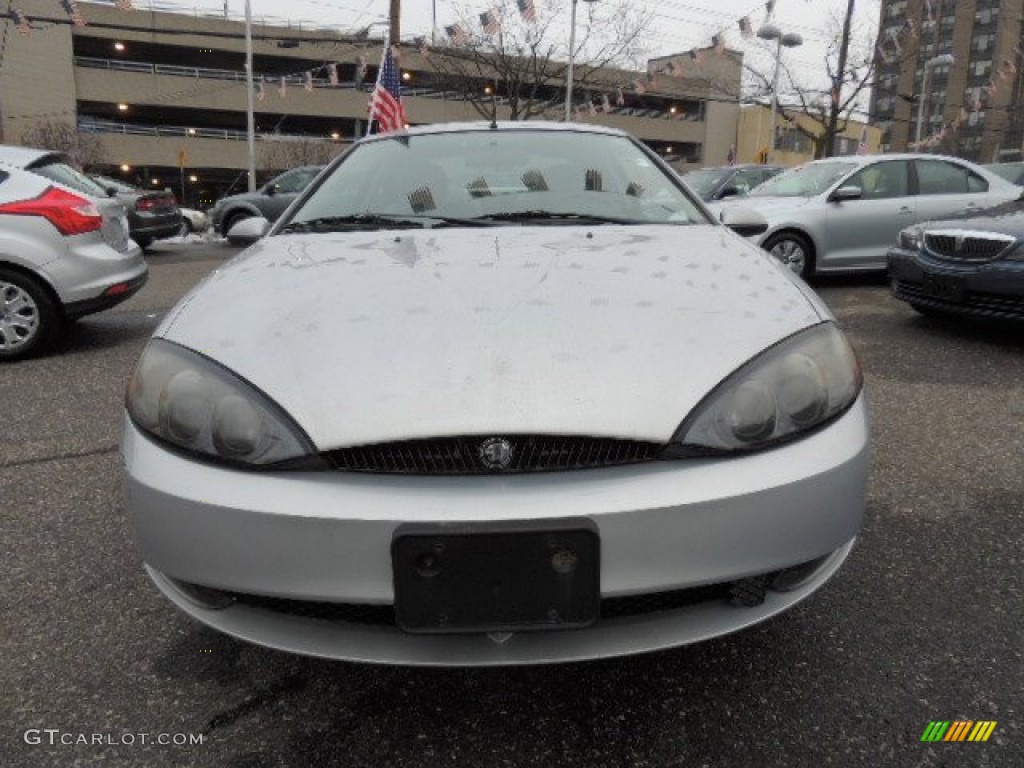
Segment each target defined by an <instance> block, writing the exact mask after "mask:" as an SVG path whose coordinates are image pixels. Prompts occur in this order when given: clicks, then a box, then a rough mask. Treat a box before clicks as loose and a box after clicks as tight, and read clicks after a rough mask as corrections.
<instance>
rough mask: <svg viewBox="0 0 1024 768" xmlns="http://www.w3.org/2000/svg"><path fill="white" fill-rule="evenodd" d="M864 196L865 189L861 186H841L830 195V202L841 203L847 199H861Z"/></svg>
mask: <svg viewBox="0 0 1024 768" xmlns="http://www.w3.org/2000/svg"><path fill="white" fill-rule="evenodd" d="M862 197H864V190H862V189H861V188H860V187H852V186H851V187H840V188H839V189H837V190H836V191H835V192H833V193H832V194H831V195H829V197H828V199H829V202H832V203H841V202H843V201H845V200H860V199H861V198H862Z"/></svg>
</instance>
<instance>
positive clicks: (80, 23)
mask: <svg viewBox="0 0 1024 768" xmlns="http://www.w3.org/2000/svg"><path fill="white" fill-rule="evenodd" d="M60 7H61V8H63V9H64V12H65V13H67V15H68V18H70V19H71V23H72V24H74V25H75V26H76V27H84V26H85V25H86V22H85V17H84V16H83V15H82V11H81V9H79V7H78V0H60Z"/></svg>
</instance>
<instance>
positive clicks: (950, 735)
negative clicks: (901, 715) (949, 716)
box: [921, 720, 996, 741]
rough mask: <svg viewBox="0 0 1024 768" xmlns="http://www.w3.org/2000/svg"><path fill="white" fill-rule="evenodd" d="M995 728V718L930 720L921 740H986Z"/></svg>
mask: <svg viewBox="0 0 1024 768" xmlns="http://www.w3.org/2000/svg"><path fill="white" fill-rule="evenodd" d="M995 729H996V721H995V720H977V721H975V720H954V721H953V722H950V721H949V720H945V721H943V720H932V721H931V722H930V723H928V727H927V728H925V729H924V733H923V734H921V741H988V737H989V736H991V735H992V731H994V730H995Z"/></svg>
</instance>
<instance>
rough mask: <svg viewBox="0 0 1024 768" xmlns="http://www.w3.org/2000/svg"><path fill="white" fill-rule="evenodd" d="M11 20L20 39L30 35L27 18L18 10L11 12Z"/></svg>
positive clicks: (30, 30) (30, 26) (29, 23)
mask: <svg viewBox="0 0 1024 768" xmlns="http://www.w3.org/2000/svg"><path fill="white" fill-rule="evenodd" d="M11 18H12V19H14V25H15V27H16V28H17V30H18V34H19V35H21V36H22V37H28V36H29V35H31V34H32V24H31V22H29V20H28V16H26V15H25V14H24V13H22V12H21V11H19V10H16V9H15V10H13V11H11Z"/></svg>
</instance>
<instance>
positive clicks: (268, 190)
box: [263, 184, 280, 197]
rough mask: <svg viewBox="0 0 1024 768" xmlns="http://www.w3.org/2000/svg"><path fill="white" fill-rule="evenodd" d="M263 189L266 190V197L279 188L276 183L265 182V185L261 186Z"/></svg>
mask: <svg viewBox="0 0 1024 768" xmlns="http://www.w3.org/2000/svg"><path fill="white" fill-rule="evenodd" d="M263 191H264V192H266V194H267V197H273V196H274V195H276V194H277V193H278V192H279V191H280V190H279V189H278V188H277V184H267V186H266V187H264V188H263Z"/></svg>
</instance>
